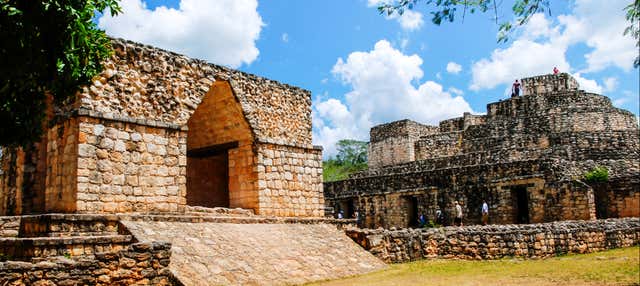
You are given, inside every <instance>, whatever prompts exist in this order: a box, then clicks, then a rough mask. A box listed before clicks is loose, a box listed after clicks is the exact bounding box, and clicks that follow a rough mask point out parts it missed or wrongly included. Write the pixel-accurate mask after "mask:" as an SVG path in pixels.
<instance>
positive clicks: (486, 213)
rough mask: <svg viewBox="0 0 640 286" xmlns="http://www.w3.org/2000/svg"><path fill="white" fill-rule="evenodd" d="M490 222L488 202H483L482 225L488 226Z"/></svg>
mask: <svg viewBox="0 0 640 286" xmlns="http://www.w3.org/2000/svg"><path fill="white" fill-rule="evenodd" d="M488 221H489V205H488V204H487V201H485V200H482V225H487V222H488Z"/></svg>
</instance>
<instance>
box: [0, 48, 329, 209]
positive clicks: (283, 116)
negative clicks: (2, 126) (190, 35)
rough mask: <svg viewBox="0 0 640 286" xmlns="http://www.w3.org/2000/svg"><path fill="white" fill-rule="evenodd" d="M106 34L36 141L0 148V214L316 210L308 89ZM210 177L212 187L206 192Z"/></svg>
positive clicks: (317, 165) (318, 192) (316, 159)
mask: <svg viewBox="0 0 640 286" xmlns="http://www.w3.org/2000/svg"><path fill="white" fill-rule="evenodd" d="M112 45H113V47H114V48H115V50H116V52H115V54H114V55H113V57H111V58H110V59H109V60H107V61H106V62H105V63H104V66H105V71H104V72H103V73H102V74H100V75H98V76H96V78H95V79H94V82H93V84H92V85H90V86H88V87H85V88H83V89H82V90H81V92H80V93H79V94H78V96H77V98H76V102H75V103H69V104H66V105H65V106H64V107H54V106H50V107H49V109H50V111H51V112H50V113H51V114H50V116H49V117H48V120H49V121H50V122H49V123H50V124H49V125H50V126H51V127H50V128H49V129H48V130H47V132H46V134H45V136H43V138H42V140H41V142H39V143H38V144H36V145H35V146H33V148H31V147H30V148H28V149H26V150H21V149H15V150H13V149H12V150H8V149H7V150H6V151H5V152H4V153H5V154H6V155H5V156H3V157H2V160H1V162H0V169H2V170H11V171H10V172H4V171H3V172H0V173H1V174H0V214H28V213H43V212H64V213H70V212H82V213H122V212H181V211H183V210H184V208H185V206H186V205H187V204H189V205H195V206H205V207H232V208H236V207H240V208H245V209H252V210H253V211H254V212H255V213H257V214H262V215H279V216H306V217H310V216H316V217H321V216H323V211H324V207H323V205H324V201H323V200H322V179H321V178H322V172H321V167H322V166H321V165H322V164H321V160H322V151H321V148H318V147H314V146H312V145H311V95H310V93H309V92H308V91H306V90H303V89H300V88H297V87H293V86H289V85H286V84H281V83H278V82H276V81H272V80H268V79H265V78H261V77H257V76H255V75H250V74H246V73H243V72H239V71H235V70H231V69H227V68H224V67H221V66H217V65H213V64H208V63H204V62H202V61H199V60H195V59H189V58H187V57H185V56H182V55H178V54H174V53H171V52H167V51H164V50H161V49H157V48H153V47H149V46H144V45H141V44H136V43H133V42H128V41H124V40H119V39H114V40H112ZM54 109H55V110H57V111H58V112H57V113H56V114H57V115H56V116H55V117H54V115H53V110H54ZM269 150H276V151H277V155H278V156H281V158H280V157H279V158H272V156H273V154H274V153H273V152H270V151H269ZM211 156H220V159H221V160H220V162H219V163H220V164H219V166H218V167H212V166H213V164H208V161H207V160H208V159H207V158H209V159H210V157H211ZM203 158H204V159H203ZM201 161H207V162H205V163H202V164H200V163H201ZM267 162H271V163H273V162H276V163H277V164H276V165H272V166H271V167H265V166H266V164H265V163H267ZM198 183H199V184H198ZM213 185H216V186H217V187H219V188H217V189H219V191H220V193H221V194H220V195H217V194H216V198H217V199H216V200H209V199H208V198H210V197H212V192H211V191H212V190H213V189H214V188H212V186H213Z"/></svg>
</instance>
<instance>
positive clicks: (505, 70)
mask: <svg viewBox="0 0 640 286" xmlns="http://www.w3.org/2000/svg"><path fill="white" fill-rule="evenodd" d="M565 51H566V48H562V47H557V46H554V45H553V44H552V43H545V44H539V43H537V42H533V41H531V40H527V39H520V40H515V41H514V42H513V44H512V45H511V46H510V47H509V48H506V49H496V50H494V51H493V53H492V54H491V58H490V59H481V60H480V61H478V62H475V63H473V65H472V67H471V74H472V79H471V86H470V89H471V90H480V89H489V88H494V87H496V86H498V85H501V84H510V83H511V82H513V80H514V79H517V78H523V77H529V76H533V75H539V74H547V73H551V72H552V69H553V67H554V66H557V67H558V68H559V69H560V70H563V71H566V70H569V63H568V62H567V61H566V59H565Z"/></svg>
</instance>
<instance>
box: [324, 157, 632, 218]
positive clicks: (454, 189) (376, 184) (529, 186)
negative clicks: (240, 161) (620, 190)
mask: <svg viewBox="0 0 640 286" xmlns="http://www.w3.org/2000/svg"><path fill="white" fill-rule="evenodd" d="M400 166H403V165H400ZM400 166H396V168H395V169H394V173H387V174H384V175H375V176H363V177H353V178H351V179H348V180H344V181H338V182H331V183H325V184H324V194H325V202H326V205H327V206H329V207H333V208H334V209H336V210H339V209H340V207H341V202H345V201H351V202H353V204H354V208H355V210H357V211H358V212H359V214H360V216H361V226H362V227H368V228H377V227H385V228H390V227H407V226H410V225H412V224H413V223H415V219H417V216H418V215H419V214H424V215H425V216H426V218H427V219H428V220H434V221H435V212H436V210H438V209H440V210H441V211H443V212H444V213H445V221H444V223H445V224H446V225H449V224H452V223H453V214H454V212H455V210H454V205H453V202H454V201H456V200H457V201H459V202H460V203H461V205H462V208H463V214H464V218H463V221H464V223H465V224H479V223H480V221H481V215H480V209H481V206H482V201H483V200H486V201H487V203H488V204H489V206H490V209H491V211H490V213H489V221H490V223H492V224H506V223H515V222H519V223H529V222H531V223H537V222H549V221H555V220H571V219H592V218H595V203H596V202H595V201H594V197H593V191H592V190H591V189H590V188H589V187H588V186H585V185H584V184H581V183H578V182H573V181H562V182H558V181H555V180H554V179H553V177H549V176H548V174H552V173H553V172H556V171H555V169H554V168H553V163H552V162H545V161H519V162H513V163H500V164H478V165H468V166H466V167H456V168H436V169H428V168H426V167H425V166H424V165H423V166H421V167H416V166H415V164H406V165H404V167H405V168H404V169H403V168H400ZM380 171H385V170H380ZM386 171H389V170H386ZM627 186H629V187H630V188H633V186H630V185H627ZM518 192H523V193H524V194H525V197H526V198H523V199H521V200H524V201H522V202H521V204H524V205H518V199H517V193H518ZM411 200H413V201H415V203H412V202H410V201H411ZM521 215H524V216H526V218H525V219H521V218H520V217H519V216H521Z"/></svg>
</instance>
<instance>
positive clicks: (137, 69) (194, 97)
mask: <svg viewBox="0 0 640 286" xmlns="http://www.w3.org/2000/svg"><path fill="white" fill-rule="evenodd" d="M112 46H113V48H114V50H115V54H114V56H113V57H112V58H111V59H110V60H108V61H107V62H105V70H104V72H103V73H102V74H100V75H99V76H98V77H96V79H95V81H94V83H93V85H91V86H89V87H87V88H86V89H84V90H83V91H82V92H81V94H80V105H81V106H82V107H83V108H86V109H89V110H94V111H98V112H102V113H107V114H113V115H119V116H125V117H130V118H144V119H148V120H155V121H161V122H167V123H173V124H177V125H180V126H182V125H185V124H186V123H187V121H188V120H189V118H190V117H191V115H192V114H193V112H194V111H195V109H196V108H197V107H198V105H199V104H200V102H201V101H202V99H203V98H204V96H205V94H206V93H207V92H208V91H209V90H210V87H211V85H212V84H213V82H215V81H216V80H217V79H220V80H225V81H229V82H230V84H231V87H232V89H233V92H234V95H235V96H236V98H237V100H238V102H239V104H240V106H242V110H243V112H244V115H245V117H246V120H247V122H248V123H249V125H250V126H251V129H252V130H253V132H254V133H255V138H256V139H257V140H259V141H262V142H270V143H276V144H286V145H296V146H301V147H309V148H310V147H311V94H310V92H309V91H306V90H303V89H300V88H297V87H293V86H289V85H286V84H281V83H279V82H276V81H272V80H269V79H265V78H261V77H258V76H255V75H251V74H246V73H243V72H240V71H236V70H231V69H228V68H225V67H222V66H218V65H214V64H210V63H206V62H203V61H200V60H197V59H190V58H188V57H186V56H183V55H178V54H175V53H172V52H169V51H165V50H161V49H158V48H155V47H151V46H146V45H142V44H138V43H134V42H130V41H125V40H121V39H113V40H112Z"/></svg>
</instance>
